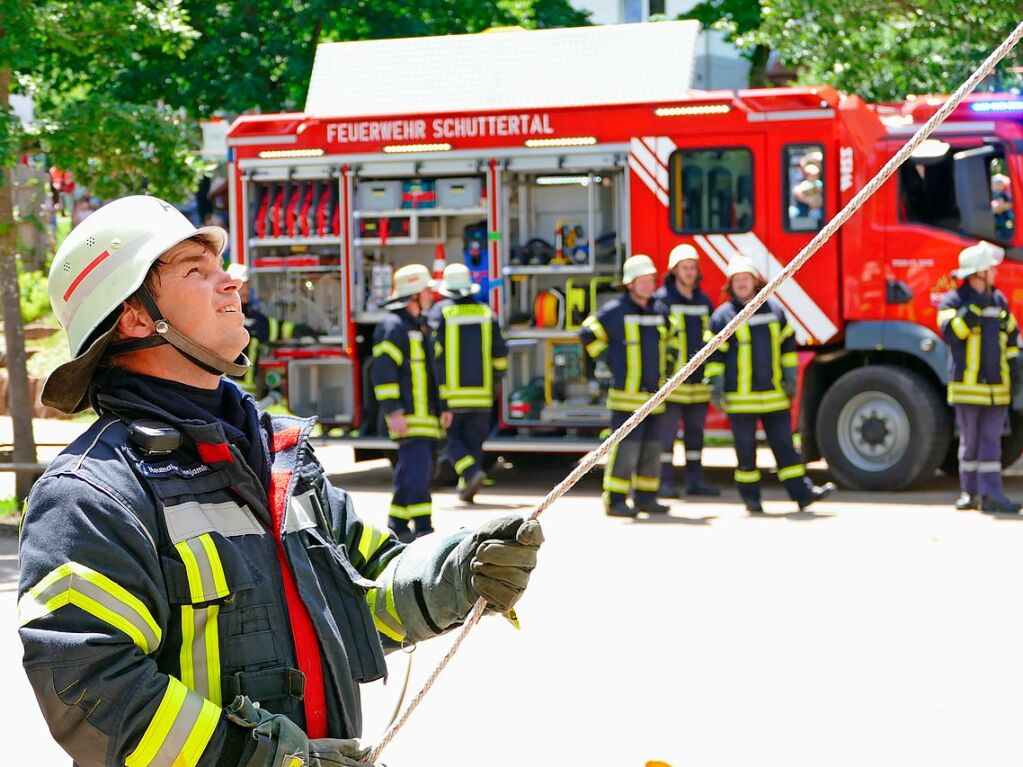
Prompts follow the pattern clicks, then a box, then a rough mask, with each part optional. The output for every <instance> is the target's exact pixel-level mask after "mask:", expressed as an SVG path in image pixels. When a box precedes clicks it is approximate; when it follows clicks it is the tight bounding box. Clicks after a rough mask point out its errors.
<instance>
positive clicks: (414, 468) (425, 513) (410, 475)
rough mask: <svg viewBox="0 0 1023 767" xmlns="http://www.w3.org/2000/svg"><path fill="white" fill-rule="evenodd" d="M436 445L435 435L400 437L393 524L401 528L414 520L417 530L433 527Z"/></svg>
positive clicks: (395, 471) (392, 513)
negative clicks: (434, 450)
mask: <svg viewBox="0 0 1023 767" xmlns="http://www.w3.org/2000/svg"><path fill="white" fill-rule="evenodd" d="M433 446H434V441H433V440H431V439H402V440H398V463H397V464H396V465H395V467H394V494H393V496H392V497H391V513H390V517H391V519H390V525H389V526H390V528H391V529H392V530H398V531H401V530H403V529H405V528H407V526H408V520H410V519H411V520H412V522H413V524H414V525H415V530H416V532H422V531H425V530H428V529H430V526H431V522H430V520H431V516H430V515H431V513H432V511H433V499H432V497H431V495H430V482H431V480H432V479H433Z"/></svg>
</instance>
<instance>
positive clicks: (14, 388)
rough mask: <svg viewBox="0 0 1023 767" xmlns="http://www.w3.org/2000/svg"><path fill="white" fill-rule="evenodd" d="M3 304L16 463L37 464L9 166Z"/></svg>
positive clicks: (0, 73)
mask: <svg viewBox="0 0 1023 767" xmlns="http://www.w3.org/2000/svg"><path fill="white" fill-rule="evenodd" d="M10 85H11V70H10V68H9V67H0V109H3V110H4V111H7V110H8V108H9V104H10ZM0 174H2V175H0V305H2V307H3V321H4V338H5V340H6V342H7V355H6V356H7V387H8V388H7V391H8V397H9V401H10V411H11V425H12V426H13V428H14V456H13V458H14V461H15V463H35V462H36V443H35V436H34V435H33V433H32V397H31V393H30V391H29V386H28V371H27V370H26V369H25V333H24V330H23V328H22V325H21V292H20V291H19V289H18V262H17V249H18V231H17V229H16V228H15V225H14V194H13V190H12V186H11V185H12V176H11V169H10V168H0ZM17 477H18V479H17V483H16V488H15V493H16V495H17V497H18V501H19V502H20V501H21V500H23V499H25V498H27V497H28V491H29V490H31V489H32V483H33V482H34V481H35V475H34V474H31V473H28V472H21V471H19V472H18V475H17Z"/></svg>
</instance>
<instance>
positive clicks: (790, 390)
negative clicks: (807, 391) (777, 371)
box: [781, 368, 799, 399]
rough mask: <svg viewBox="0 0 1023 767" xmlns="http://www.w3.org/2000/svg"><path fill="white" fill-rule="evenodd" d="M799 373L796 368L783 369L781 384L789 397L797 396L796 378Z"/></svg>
mask: <svg viewBox="0 0 1023 767" xmlns="http://www.w3.org/2000/svg"><path fill="white" fill-rule="evenodd" d="M798 374H799V371H798V370H796V368H782V369H781V385H782V388H783V389H785V395H786V396H787V397H788V398H789V399H792V398H793V397H795V396H796V378H797V376H798Z"/></svg>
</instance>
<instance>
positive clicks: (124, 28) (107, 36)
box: [0, 0, 203, 199]
mask: <svg viewBox="0 0 1023 767" xmlns="http://www.w3.org/2000/svg"><path fill="white" fill-rule="evenodd" d="M197 37H198V33H197V32H196V31H195V30H194V29H193V28H192V27H191V26H189V24H188V21H187V16H186V15H185V13H184V9H183V8H182V7H181V4H180V2H178V0H148V1H145V2H140V1H139V0H48V1H43V2H30V1H29V0H13V1H12V0H8V1H7V2H5V3H3V5H2V7H0V68H6V69H9V70H10V71H11V72H12V73H13V79H12V82H11V91H12V93H17V94H22V95H26V96H31V97H32V99H33V102H34V108H35V117H36V123H35V124H34V125H33V126H32V127H31V128H29V129H27V130H26V129H24V128H22V126H21V125H20V124H19V123H18V122H17V121H16V120H15V119H13V117H12V116H11V115H10V113H8V112H5V113H4V119H3V122H2V124H0V131H2V133H0V164H2V165H4V166H7V167H9V166H10V165H11V163H12V162H13V161H14V159H15V158H16V157H17V156H19V155H22V154H35V153H40V152H41V153H45V154H46V155H47V156H48V157H49V159H50V162H51V163H53V164H56V165H58V166H59V167H61V168H63V169H65V170H70V171H71V172H72V173H73V174H74V175H75V177H76V178H77V179H78V180H79V181H80V182H81V183H83V184H84V185H85V186H87V187H88V188H89V189H91V190H93V191H95V192H97V193H98V194H100V195H102V196H105V197H113V196H117V195H121V194H128V193H137V192H140V191H144V190H148V191H150V192H152V193H154V194H157V195H162V196H166V197H168V198H170V199H179V198H181V197H183V196H184V195H185V194H186V193H187V192H188V190H189V189H192V188H194V186H195V184H196V182H197V181H198V178H199V177H200V176H201V173H202V170H203V168H202V167H201V165H200V163H199V162H198V161H197V159H196V158H195V157H194V155H193V150H194V147H195V146H197V144H198V141H199V137H198V133H197V129H196V127H195V125H194V124H193V123H192V121H190V120H188V119H185V117H186V116H185V114H184V113H183V112H182V111H181V110H179V109H175V108H173V107H170V106H168V105H166V104H161V103H159V102H158V101H157V100H156V99H148V98H146V99H135V98H132V97H131V96H130V95H127V94H122V95H121V96H120V97H119V98H118V97H115V96H113V95H112V94H113V93H114V92H115V91H116V90H117V85H118V84H119V83H120V82H121V79H122V78H123V77H124V75H125V73H126V72H129V71H131V70H132V69H133V68H134V67H135V66H137V64H138V62H139V61H140V60H143V59H145V58H147V57H148V56H153V55H159V56H171V57H175V58H177V59H178V60H183V58H184V56H185V53H186V51H187V50H188V48H189V47H190V46H191V45H192V44H193V42H194V40H195V39H196V38H197Z"/></svg>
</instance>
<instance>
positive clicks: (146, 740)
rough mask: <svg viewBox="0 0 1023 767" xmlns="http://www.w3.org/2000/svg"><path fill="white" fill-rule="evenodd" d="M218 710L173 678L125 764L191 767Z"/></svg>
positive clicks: (207, 738)
mask: <svg viewBox="0 0 1023 767" xmlns="http://www.w3.org/2000/svg"><path fill="white" fill-rule="evenodd" d="M221 713H222V710H221V708H220V707H219V706H217V705H215V704H214V703H212V702H211V701H208V700H206V699H205V698H203V697H202V696H201V695H199V694H198V693H195V692H192V691H191V690H189V689H188V688H187V687H185V685H184V684H182V683H181V682H179V681H178V680H177V679H175V678H174V677H168V679H167V689H166V690H165V691H164V694H163V698H162V699H161V700H160V705H159V707H158V708H157V709H156V714H154V716H153V719H152V720H151V721H150V723H149V726H148V727H147V728H146V731H145V732H144V733H143V734H142V739H141V740H140V741H139V744H138V746H136V748H135V750H134V751H132V752H131V754H129V755H128V758H127V759H125V760H124V764H125V767H150V765H152V767H164V765H170V766H172V767H195V765H196V764H198V762H199V758H200V757H201V756H202V752H203V751H204V750H205V748H206V745H207V744H208V743H209V742H210V738H212V737H213V732H214V730H216V729H217V723H218V722H219V721H220V715H221Z"/></svg>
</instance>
